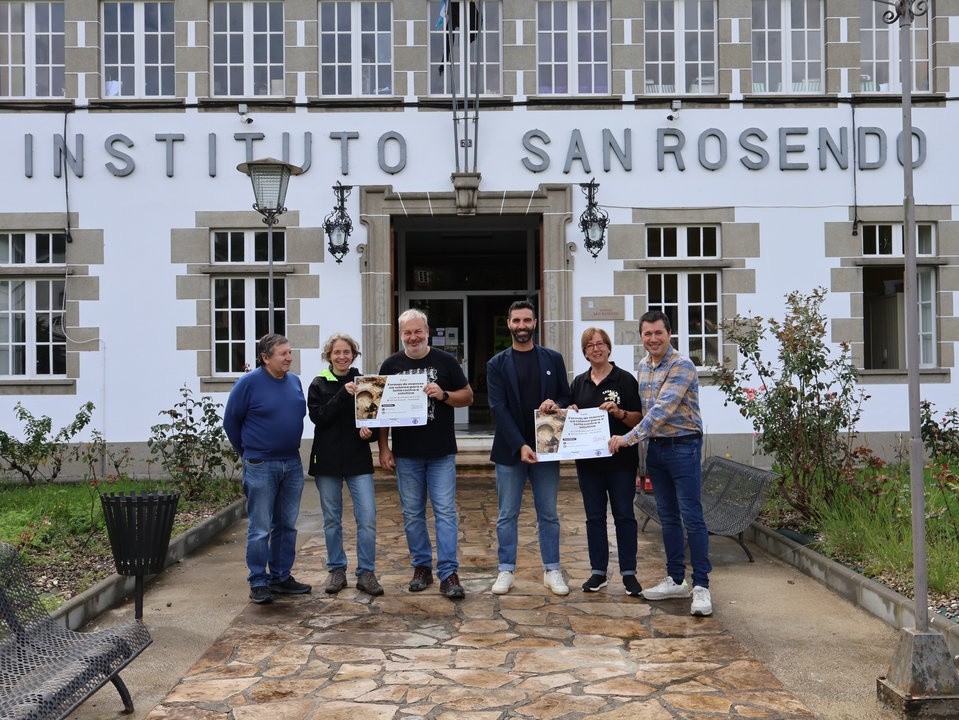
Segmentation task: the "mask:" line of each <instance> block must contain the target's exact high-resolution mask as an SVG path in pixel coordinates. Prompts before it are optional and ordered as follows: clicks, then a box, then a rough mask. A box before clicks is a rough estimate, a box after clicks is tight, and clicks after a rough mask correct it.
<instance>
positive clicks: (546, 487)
mask: <svg viewBox="0 0 959 720" xmlns="http://www.w3.org/2000/svg"><path fill="white" fill-rule="evenodd" d="M526 478H529V484H530V486H531V487H532V488H533V507H534V508H536V527H537V530H538V531H539V554H540V557H541V558H542V559H543V569H544V570H559V567H560V565H559V517H558V516H557V515H556V496H557V494H558V492H559V463H557V462H542V463H534V464H532V465H530V464H528V463H524V462H519V463H516V465H503V464H501V463H497V464H496V499H497V503H498V504H499V518H498V519H497V521H496V540H497V542H498V544H499V570H500V572H503V571H505V570H509V571H513V570H515V569H516V545H517V537H518V529H517V519H518V518H519V511H520V507H522V504H523V489H524V488H525V487H526Z"/></svg>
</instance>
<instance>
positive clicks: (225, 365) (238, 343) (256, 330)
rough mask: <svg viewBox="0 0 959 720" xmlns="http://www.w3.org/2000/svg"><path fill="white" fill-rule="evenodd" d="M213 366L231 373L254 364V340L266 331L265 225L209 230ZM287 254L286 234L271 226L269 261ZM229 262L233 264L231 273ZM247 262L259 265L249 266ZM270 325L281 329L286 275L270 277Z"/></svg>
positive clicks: (280, 259) (283, 329)
mask: <svg viewBox="0 0 959 720" xmlns="http://www.w3.org/2000/svg"><path fill="white" fill-rule="evenodd" d="M212 243H213V265H214V266H215V267H216V270H217V272H216V273H214V274H213V280H212V282H213V372H214V374H216V375H236V374H238V373H242V372H245V371H246V370H251V369H253V368H255V367H256V364H257V356H256V340H257V338H259V337H261V336H263V335H264V334H266V333H267V332H269V327H270V290H269V288H270V286H269V275H268V270H267V267H268V264H269V250H268V248H269V235H268V232H267V231H266V230H216V231H214V232H213V237H212ZM285 259H286V234H285V233H284V232H283V231H282V230H274V231H273V262H274V263H280V262H283V261H284V260H285ZM230 265H236V266H237V272H236V273H235V274H233V273H230V267H229V266H230ZM250 265H259V266H262V271H260V270H259V268H256V269H255V271H254V272H252V273H251V272H250ZM273 329H274V332H277V333H280V334H281V335H284V334H286V280H285V279H284V278H282V277H276V276H274V278H273Z"/></svg>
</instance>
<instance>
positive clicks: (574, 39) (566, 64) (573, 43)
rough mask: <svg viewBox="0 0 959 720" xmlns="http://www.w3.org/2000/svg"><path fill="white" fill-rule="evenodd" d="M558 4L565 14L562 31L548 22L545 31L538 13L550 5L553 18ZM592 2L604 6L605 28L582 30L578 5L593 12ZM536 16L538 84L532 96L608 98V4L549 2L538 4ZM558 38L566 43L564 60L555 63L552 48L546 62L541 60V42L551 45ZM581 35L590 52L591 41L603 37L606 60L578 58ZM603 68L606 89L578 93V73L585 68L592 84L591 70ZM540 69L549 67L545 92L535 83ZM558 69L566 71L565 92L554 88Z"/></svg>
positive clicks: (568, 0) (566, 0)
mask: <svg viewBox="0 0 959 720" xmlns="http://www.w3.org/2000/svg"><path fill="white" fill-rule="evenodd" d="M558 3H562V5H563V6H564V9H565V15H566V26H565V28H562V29H556V28H554V27H553V26H552V24H551V23H550V26H549V28H548V29H544V28H543V27H542V24H543V21H542V18H541V17H540V12H541V11H542V10H543V9H544V7H543V6H544V5H549V10H548V13H549V14H550V15H553V12H554V11H553V8H554V6H555V5H557V4H558ZM594 3H597V4H602V5H604V6H605V8H606V25H605V27H602V28H595V27H592V28H587V29H583V28H581V27H580V25H579V18H580V14H579V6H580V5H581V4H582V5H589V6H590V9H592V5H593V4H594ZM535 17H536V28H537V31H536V57H537V62H536V77H537V85H536V87H535V90H534V93H533V94H535V95H548V96H552V97H564V96H578V97H594V96H596V95H609V94H610V88H611V86H612V81H611V75H612V53H611V52H610V48H611V46H612V41H611V36H612V30H611V26H612V16H611V9H610V3H609V2H608V0H548V2H546V3H539V2H537V3H536V10H535ZM591 19H592V18H591ZM557 35H562V36H563V38H564V39H565V41H566V43H565V44H566V48H567V55H566V59H565V60H556V59H555V58H554V57H553V55H552V48H550V52H549V60H541V58H542V57H543V53H542V50H543V47H542V43H541V41H542V40H544V39H545V41H546V43H548V44H549V45H550V46H552V45H553V44H554V42H555V38H556V36H557ZM583 36H588V37H589V40H590V42H589V47H590V49H591V50H592V49H594V48H593V45H594V40H595V39H596V38H597V37H602V38H603V40H604V45H605V50H606V60H605V61H602V62H600V61H597V60H596V59H595V58H593V59H584V58H582V57H580V56H579V50H580V48H579V44H580V40H581V38H582V37H583ZM602 65H605V66H606V73H605V76H606V77H605V82H606V87H605V88H603V89H602V90H596V89H595V88H593V89H592V90H588V91H585V92H582V91H580V90H579V88H578V86H579V80H578V78H579V74H580V71H581V70H582V69H583V68H584V67H586V68H588V69H589V71H590V76H591V81H590V82H593V81H594V80H595V77H594V73H593V71H594V69H595V68H596V67H599V66H602ZM543 67H548V68H549V74H550V86H549V87H548V88H547V89H544V88H543V86H541V85H540V84H539V82H538V79H539V77H540V72H541V70H542V69H543ZM558 68H565V70H566V90H565V91H561V90H557V89H556V88H555V82H554V77H555V74H556V71H557V69H558Z"/></svg>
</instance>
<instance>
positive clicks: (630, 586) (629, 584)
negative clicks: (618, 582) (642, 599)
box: [623, 575, 643, 597]
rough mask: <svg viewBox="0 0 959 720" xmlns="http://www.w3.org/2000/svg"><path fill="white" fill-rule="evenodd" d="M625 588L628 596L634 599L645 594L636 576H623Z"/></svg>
mask: <svg viewBox="0 0 959 720" xmlns="http://www.w3.org/2000/svg"><path fill="white" fill-rule="evenodd" d="M623 587H624V588H626V594H627V595H632V596H633V597H639V596H640V594H642V592H643V586H642V585H640V584H639V580H637V579H636V576H635V575H623Z"/></svg>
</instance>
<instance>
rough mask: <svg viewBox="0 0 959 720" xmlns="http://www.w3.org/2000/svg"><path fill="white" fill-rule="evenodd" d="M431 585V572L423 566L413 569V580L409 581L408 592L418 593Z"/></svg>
mask: <svg viewBox="0 0 959 720" xmlns="http://www.w3.org/2000/svg"><path fill="white" fill-rule="evenodd" d="M432 584H433V571H432V570H431V569H430V568H428V567H426V566H425V565H418V566H416V567H415V568H413V579H412V580H410V592H419V591H420V590H426V588H427V587H428V586H430V585H432Z"/></svg>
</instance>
